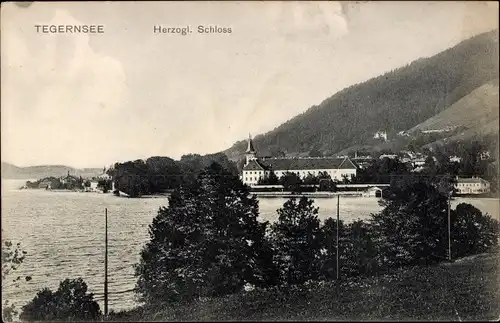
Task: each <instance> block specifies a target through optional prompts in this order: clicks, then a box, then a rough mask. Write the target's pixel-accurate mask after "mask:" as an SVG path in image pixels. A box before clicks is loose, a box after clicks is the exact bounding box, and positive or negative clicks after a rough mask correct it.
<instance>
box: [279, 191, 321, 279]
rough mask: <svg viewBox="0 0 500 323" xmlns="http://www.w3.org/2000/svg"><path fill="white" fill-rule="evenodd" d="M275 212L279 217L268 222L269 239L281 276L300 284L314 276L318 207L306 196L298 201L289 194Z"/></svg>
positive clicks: (318, 237) (317, 257) (318, 240)
mask: <svg viewBox="0 0 500 323" xmlns="http://www.w3.org/2000/svg"><path fill="white" fill-rule="evenodd" d="M277 212H278V215H279V218H278V221H277V222H276V223H274V224H273V225H272V226H271V232H270V239H271V241H272V244H273V246H274V248H275V249H274V250H275V261H276V264H277V266H278V268H279V269H280V276H281V280H282V281H284V282H286V283H288V284H301V283H304V282H306V281H308V280H311V279H318V277H319V272H320V257H321V256H320V254H321V249H322V232H321V228H320V221H319V219H318V216H317V214H318V208H317V207H314V206H313V201H312V200H310V199H308V198H306V197H302V198H300V200H299V201H298V202H297V200H296V199H294V198H291V199H289V200H288V201H287V202H285V203H284V204H283V208H281V209H278V210H277Z"/></svg>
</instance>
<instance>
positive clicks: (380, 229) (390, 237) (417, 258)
mask: <svg viewBox="0 0 500 323" xmlns="http://www.w3.org/2000/svg"><path fill="white" fill-rule="evenodd" d="M447 195H448V192H442V191H440V189H439V187H438V185H437V183H436V182H434V181H433V180H431V179H429V178H423V177H409V176H404V177H401V178H399V179H395V180H394V181H393V182H392V183H391V187H390V188H389V189H388V190H387V192H386V193H385V194H384V200H381V205H382V206H383V207H384V209H383V210H382V211H381V212H380V213H377V214H373V215H372V219H371V224H372V225H373V232H375V233H376V237H375V240H376V243H377V245H378V246H379V248H380V250H379V255H380V256H381V259H380V262H381V263H382V264H383V265H385V266H389V267H392V266H395V267H399V266H404V265H413V264H427V263H433V262H437V261H440V260H443V259H445V258H446V257H447V241H448V239H447V207H448V196H447Z"/></svg>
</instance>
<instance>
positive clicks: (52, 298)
mask: <svg viewBox="0 0 500 323" xmlns="http://www.w3.org/2000/svg"><path fill="white" fill-rule="evenodd" d="M100 316H101V311H100V309H99V304H97V302H96V301H95V300H94V294H92V293H90V294H87V284H86V283H85V282H84V281H83V280H82V279H81V278H78V279H73V280H71V279H65V280H64V281H62V282H61V283H60V284H59V288H58V289H57V291H56V292H52V291H51V290H50V289H48V288H44V289H42V290H41V291H39V292H38V293H37V294H36V296H35V298H33V299H32V300H31V301H30V302H29V303H28V304H26V305H25V306H23V307H22V312H21V315H20V319H21V320H22V321H59V320H68V321H72V320H79V321H82V320H84V321H91V320H97V319H98V318H100Z"/></svg>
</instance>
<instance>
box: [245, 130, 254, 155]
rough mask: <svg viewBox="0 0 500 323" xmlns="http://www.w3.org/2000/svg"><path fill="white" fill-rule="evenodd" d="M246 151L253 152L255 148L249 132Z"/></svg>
mask: <svg viewBox="0 0 500 323" xmlns="http://www.w3.org/2000/svg"><path fill="white" fill-rule="evenodd" d="M246 152H247V153H255V148H254V147H253V140H252V136H251V135H250V133H248V146H247V151H246Z"/></svg>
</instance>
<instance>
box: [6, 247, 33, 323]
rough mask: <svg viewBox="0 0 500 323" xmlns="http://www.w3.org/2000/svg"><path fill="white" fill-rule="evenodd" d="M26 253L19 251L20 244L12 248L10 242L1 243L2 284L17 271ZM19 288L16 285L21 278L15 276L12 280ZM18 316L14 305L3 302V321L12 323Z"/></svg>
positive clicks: (28, 277)
mask: <svg viewBox="0 0 500 323" xmlns="http://www.w3.org/2000/svg"><path fill="white" fill-rule="evenodd" d="M26 254H27V252H26V251H24V250H22V249H21V243H17V244H16V246H15V247H14V245H13V243H12V242H11V241H10V240H4V241H2V282H5V281H6V279H7V278H8V277H9V276H10V274H11V273H12V272H13V271H15V270H17V268H18V267H19V266H20V265H21V264H22V263H23V261H24V258H25V257H26ZM24 279H25V280H26V281H30V280H31V277H30V276H26V277H25V278H24ZM12 281H13V282H14V283H15V284H16V285H15V286H16V287H19V285H18V283H19V282H20V281H21V277H20V276H17V277H16V278H15V279H13V280H12ZM17 314H18V312H17V310H16V306H15V304H10V303H9V301H8V300H5V302H4V304H3V305H2V317H3V319H4V320H5V321H12V320H13V318H14V316H16V315H17Z"/></svg>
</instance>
